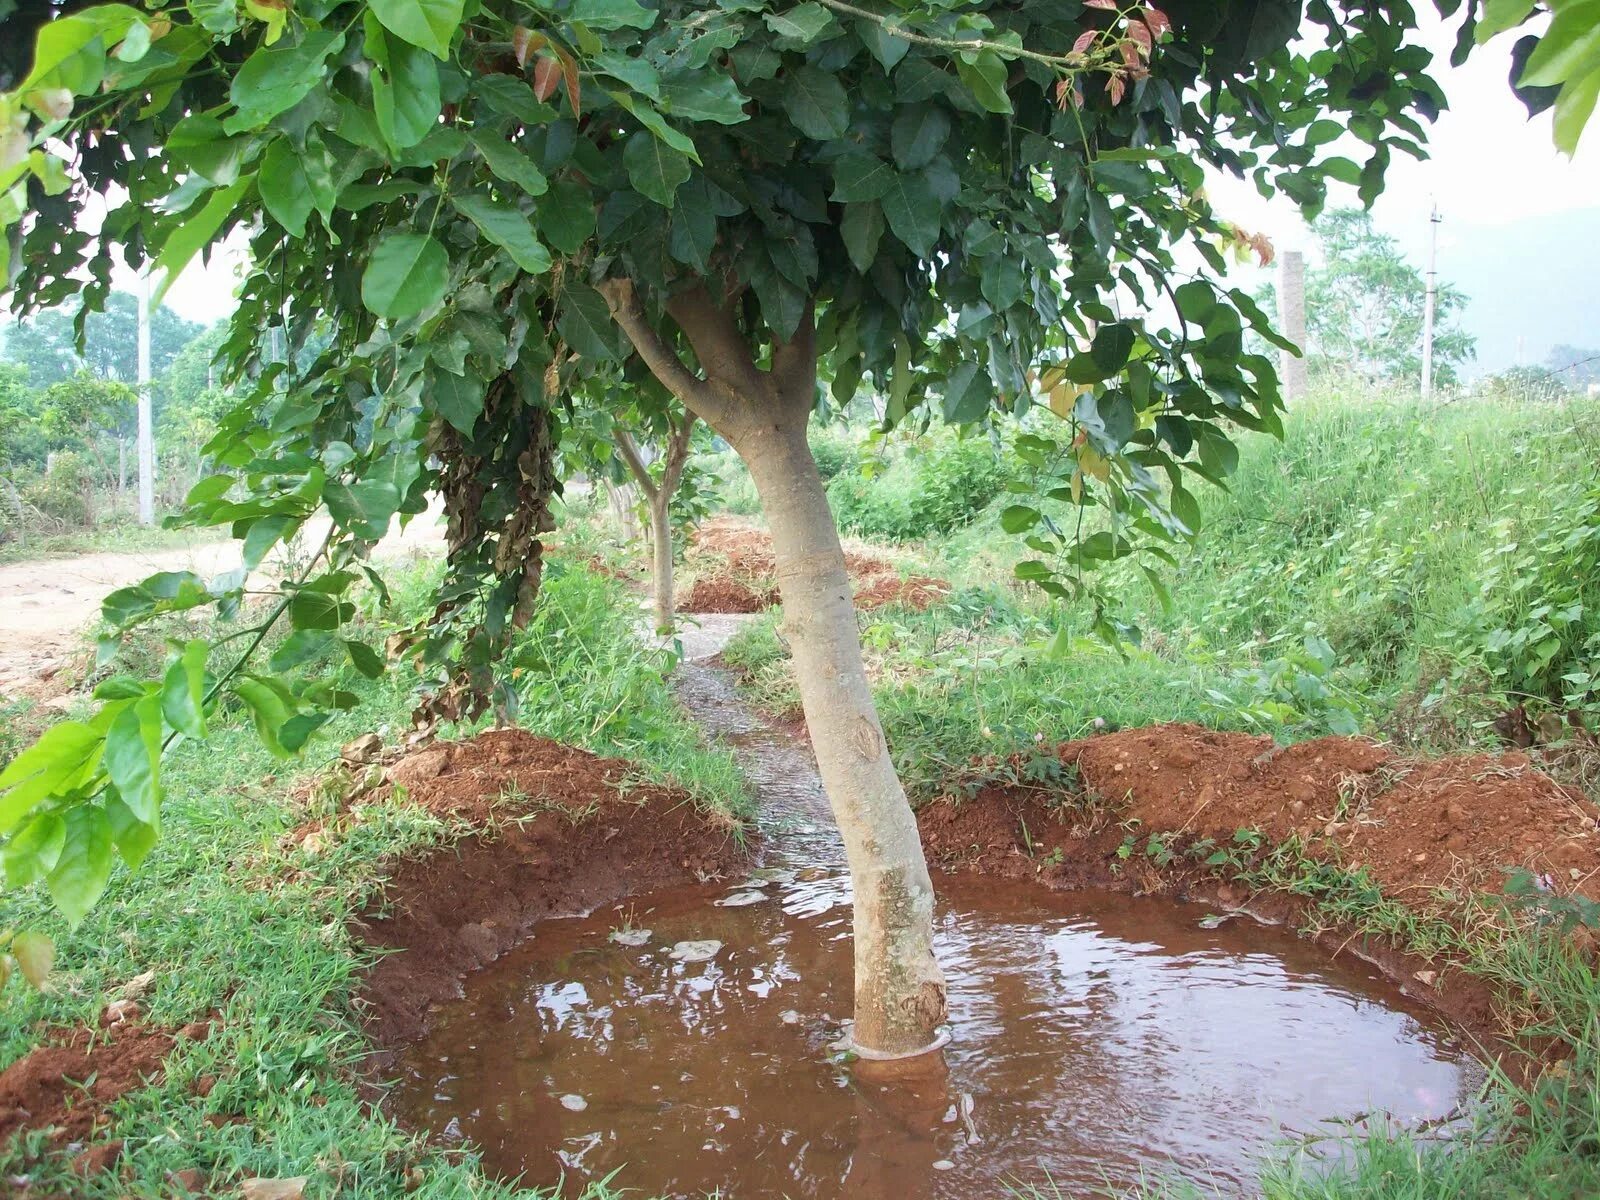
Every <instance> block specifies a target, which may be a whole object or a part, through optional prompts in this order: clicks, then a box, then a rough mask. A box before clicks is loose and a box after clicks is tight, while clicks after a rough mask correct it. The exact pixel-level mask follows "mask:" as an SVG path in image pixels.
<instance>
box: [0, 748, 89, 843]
mask: <svg viewBox="0 0 1600 1200" xmlns="http://www.w3.org/2000/svg"><path fill="white" fill-rule="evenodd" d="M104 748H105V734H104V733H103V732H102V731H101V730H98V729H95V728H93V727H92V726H89V725H86V724H84V723H83V722H82V721H63V722H61V723H60V724H59V725H52V726H51V727H50V728H49V729H47V730H45V731H44V732H43V733H42V734H40V735H39V740H38V741H36V742H35V743H34V744H33V745H31V746H29V747H28V748H27V749H26V750H24V751H22V753H20V754H18V755H17V756H16V757H15V758H13V759H12V760H11V762H10V763H9V764H7V766H6V769H5V770H4V771H0V793H3V794H0V833H5V832H6V831H7V830H9V829H11V828H12V827H13V826H14V825H16V823H17V822H18V821H20V820H21V819H22V818H23V817H24V816H26V815H27V814H28V812H29V811H30V810H31V809H32V808H33V806H34V805H35V804H37V803H38V802H39V801H40V800H42V799H44V798H45V797H46V796H49V795H52V794H58V793H60V792H64V791H69V790H70V789H71V788H72V787H74V786H76V785H77V784H78V783H81V782H82V781H83V780H84V779H85V778H86V777H87V776H89V775H90V774H92V773H93V771H94V769H95V767H96V766H97V765H98V764H99V762H100V755H101V752H102V751H103V750H104Z"/></svg>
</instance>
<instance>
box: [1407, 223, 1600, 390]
mask: <svg viewBox="0 0 1600 1200" xmlns="http://www.w3.org/2000/svg"><path fill="white" fill-rule="evenodd" d="M1425 237H1426V234H1425V233H1422V234H1418V235H1415V236H1412V237H1405V238H1402V239H1401V245H1402V246H1403V248H1404V249H1405V252H1406V255H1407V257H1408V258H1410V259H1411V261H1412V262H1414V263H1417V264H1418V265H1419V266H1421V265H1423V264H1425V263H1426V262H1427V261H1428V247H1427V243H1426V241H1425V240H1424V239H1425ZM1439 277H1440V278H1441V279H1443V280H1446V281H1448V282H1450V283H1453V284H1455V285H1456V286H1457V287H1459V288H1460V289H1461V290H1462V291H1464V292H1465V293H1466V294H1467V295H1468V296H1469V297H1470V298H1471V303H1470V304H1469V305H1468V307H1467V310H1466V314H1465V317H1464V320H1463V321H1462V324H1463V325H1465V327H1466V329H1467V331H1468V332H1469V333H1471V334H1472V335H1473V336H1474V337H1476V338H1477V339H1478V358H1477V361H1476V362H1475V363H1473V364H1471V365H1469V367H1468V371H1467V373H1468V374H1469V375H1487V374H1492V373H1493V372H1495V371H1503V370H1505V369H1506V368H1507V367H1510V366H1515V365H1516V364H1517V363H1519V362H1521V363H1529V364H1533V363H1542V362H1543V361H1544V358H1545V355H1547V354H1549V353H1550V349H1551V347H1552V346H1556V345H1558V344H1560V343H1563V342H1565V343H1567V344H1569V345H1574V346H1593V345H1597V344H1600V208H1589V209H1580V210H1576V211H1571V212H1564V213H1556V214H1554V215H1551V216H1541V217H1531V218H1529V219H1528V220H1526V221H1523V222H1520V223H1517V224H1514V225H1458V224H1455V223H1453V222H1451V221H1450V219H1449V213H1448V212H1446V214H1445V223H1444V225H1443V226H1441V228H1440V231H1439ZM1519 343H1520V351H1521V353H1520V354H1519V353H1518V351H1519Z"/></svg>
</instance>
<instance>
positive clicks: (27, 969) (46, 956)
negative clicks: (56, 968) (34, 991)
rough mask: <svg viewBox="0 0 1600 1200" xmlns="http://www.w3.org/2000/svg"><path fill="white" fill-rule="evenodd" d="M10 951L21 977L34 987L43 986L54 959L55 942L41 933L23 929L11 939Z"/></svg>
mask: <svg viewBox="0 0 1600 1200" xmlns="http://www.w3.org/2000/svg"><path fill="white" fill-rule="evenodd" d="M11 953H12V956H13V957H15V958H16V960H17V967H18V968H19V969H20V970H21V971H22V977H23V978H24V979H26V980H27V981H28V982H29V983H31V984H32V985H33V986H34V987H36V988H42V987H44V981H45V980H46V979H48V978H49V977H50V968H51V967H52V966H53V965H54V964H55V961H56V944H55V943H54V942H52V941H51V940H50V939H49V938H47V937H46V936H45V935H44V934H42V933H37V932H35V931H34V930H32V929H24V930H23V931H22V932H21V933H19V934H17V936H16V937H14V938H13V939H11Z"/></svg>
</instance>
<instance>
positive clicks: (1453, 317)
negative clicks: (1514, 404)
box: [1306, 208, 1474, 383]
mask: <svg viewBox="0 0 1600 1200" xmlns="http://www.w3.org/2000/svg"><path fill="white" fill-rule="evenodd" d="M1311 231H1312V233H1313V234H1314V235H1315V237H1316V239H1317V242H1318V245H1319V247H1320V250H1321V262H1320V263H1319V264H1318V265H1316V266H1314V267H1312V268H1311V269H1309V270H1308V271H1307V272H1306V332H1307V335H1308V340H1309V342H1310V345H1309V346H1308V347H1306V349H1307V351H1308V355H1309V357H1310V360H1311V366H1312V369H1313V370H1317V371H1322V372H1329V373H1339V372H1348V373H1351V374H1354V375H1357V376H1359V377H1361V378H1362V379H1366V380H1369V381H1371V382H1374V383H1379V382H1384V383H1388V382H1399V381H1405V382H1409V381H1412V380H1415V379H1416V378H1417V377H1418V376H1419V375H1420V374H1421V372H1422V324H1423V309H1424V306H1425V304H1426V298H1427V288H1428V285H1427V281H1426V280H1425V279H1424V278H1423V275H1422V272H1421V271H1419V270H1417V268H1416V267H1414V266H1412V265H1411V264H1410V263H1409V262H1407V261H1406V259H1405V256H1404V255H1402V254H1401V253H1400V247H1399V245H1398V243H1397V242H1396V241H1395V240H1394V238H1392V237H1390V236H1389V235H1388V234H1385V233H1379V232H1378V231H1377V230H1376V229H1374V228H1373V225H1372V214H1371V213H1369V212H1366V211H1365V210H1363V209H1358V208H1340V209H1333V210H1331V211H1329V212H1326V213H1324V214H1323V215H1322V216H1320V217H1318V218H1317V220H1316V221H1314V222H1313V223H1312V226H1311ZM1466 303H1467V297H1466V296H1465V295H1464V294H1463V293H1462V292H1461V291H1460V290H1459V289H1458V288H1455V287H1452V286H1450V285H1449V284H1440V285H1439V290H1438V293H1437V296H1436V297H1435V312H1434V337H1433V363H1434V372H1435V379H1436V380H1437V381H1438V382H1440V383H1453V382H1455V380H1456V378H1457V374H1456V368H1458V367H1459V366H1461V364H1463V363H1465V362H1467V361H1468V360H1469V359H1471V358H1472V357H1473V355H1474V349H1473V339H1472V337H1471V335H1470V334H1468V333H1466V332H1465V331H1463V330H1462V328H1461V327H1460V324H1459V323H1458V320H1457V318H1459V315H1460V313H1461V310H1462V309H1463V308H1465V307H1466Z"/></svg>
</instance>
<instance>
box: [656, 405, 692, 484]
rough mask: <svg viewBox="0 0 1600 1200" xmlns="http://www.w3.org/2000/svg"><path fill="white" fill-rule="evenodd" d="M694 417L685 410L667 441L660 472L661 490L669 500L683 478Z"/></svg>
mask: <svg viewBox="0 0 1600 1200" xmlns="http://www.w3.org/2000/svg"><path fill="white" fill-rule="evenodd" d="M696 419H697V418H696V417H695V415H694V414H693V413H692V412H688V411H687V410H686V411H685V412H684V414H683V424H682V425H679V426H678V427H677V428H676V429H674V430H673V431H672V438H671V440H669V441H668V442H667V458H666V463H665V465H664V466H663V468H662V473H661V490H662V491H663V492H664V493H665V494H666V495H667V498H668V499H669V500H670V499H671V497H672V496H673V494H674V493H676V492H677V490H678V481H679V480H680V479H681V478H683V467H684V464H685V463H687V462H688V461H689V440H690V439H691V438H692V437H693V436H694V423H695V421H696Z"/></svg>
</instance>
